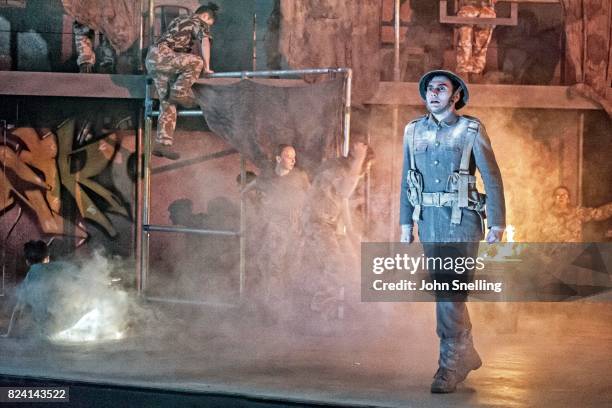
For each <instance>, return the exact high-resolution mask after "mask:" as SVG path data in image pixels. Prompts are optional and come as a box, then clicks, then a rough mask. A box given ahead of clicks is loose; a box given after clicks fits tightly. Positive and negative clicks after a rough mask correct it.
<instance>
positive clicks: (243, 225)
mask: <svg viewBox="0 0 612 408" xmlns="http://www.w3.org/2000/svg"><path fill="white" fill-rule="evenodd" d="M245 186H246V160H245V159H244V155H243V154H240V297H241V298H242V297H243V296H244V291H245V283H246V228H247V225H246V197H245V195H244V194H243V193H242V191H243V190H244V187H245Z"/></svg>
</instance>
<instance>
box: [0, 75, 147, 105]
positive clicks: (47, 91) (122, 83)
mask: <svg viewBox="0 0 612 408" xmlns="http://www.w3.org/2000/svg"><path fill="white" fill-rule="evenodd" d="M144 90H145V77H144V76H142V75H105V74H72V73H63V72H27V71H0V95H24V96H68V97H84V98H113V99H144Z"/></svg>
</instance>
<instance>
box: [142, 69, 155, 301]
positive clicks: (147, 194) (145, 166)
mask: <svg viewBox="0 0 612 408" xmlns="http://www.w3.org/2000/svg"><path fill="white" fill-rule="evenodd" d="M151 86H152V83H151V80H148V81H147V85H146V89H145V129H144V149H143V157H142V172H143V188H142V226H143V228H141V229H140V234H141V251H140V287H139V293H140V294H144V292H145V290H146V288H147V278H148V275H149V232H148V231H146V230H145V228H144V225H148V224H150V204H151V165H150V160H151V139H152V133H153V118H152V117H151V115H150V113H151V107H152V103H153V101H152V99H151Z"/></svg>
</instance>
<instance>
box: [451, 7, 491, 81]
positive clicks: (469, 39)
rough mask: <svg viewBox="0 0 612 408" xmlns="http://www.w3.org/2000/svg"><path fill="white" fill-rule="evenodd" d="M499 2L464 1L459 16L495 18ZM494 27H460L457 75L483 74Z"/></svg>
mask: <svg viewBox="0 0 612 408" xmlns="http://www.w3.org/2000/svg"><path fill="white" fill-rule="evenodd" d="M496 1H497V0H462V1H461V3H460V5H461V6H460V8H459V11H458V12H457V16H459V17H469V18H476V17H482V18H495V17H496V14H495V2H496ZM493 28H494V26H492V25H482V26H479V25H469V24H467V25H462V26H460V27H459V30H458V31H459V44H458V46H457V73H458V74H459V75H463V76H466V75H467V74H469V73H472V74H481V73H482V71H483V70H484V68H485V64H486V59H487V47H488V46H489V43H490V42H491V36H492V34H493Z"/></svg>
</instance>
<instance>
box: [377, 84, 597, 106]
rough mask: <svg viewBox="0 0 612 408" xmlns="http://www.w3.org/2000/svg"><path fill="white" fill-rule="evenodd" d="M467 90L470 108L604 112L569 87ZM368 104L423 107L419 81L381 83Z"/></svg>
mask: <svg viewBox="0 0 612 408" xmlns="http://www.w3.org/2000/svg"><path fill="white" fill-rule="evenodd" d="M468 87H469V90H470V101H469V106H470V107H471V108H528V109H593V110H595V109H601V107H600V106H599V105H598V104H596V103H595V102H593V101H591V100H590V99H586V98H583V97H578V96H577V97H570V96H569V95H568V89H569V87H567V86H550V85H484V84H468ZM366 103H367V104H372V105H395V104H398V105H408V106H423V101H422V100H421V97H420V96H419V85H418V84H417V83H416V82H381V83H380V86H379V87H378V91H377V92H376V94H374V96H373V97H372V98H371V99H370V100H369V101H367V102H366Z"/></svg>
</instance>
